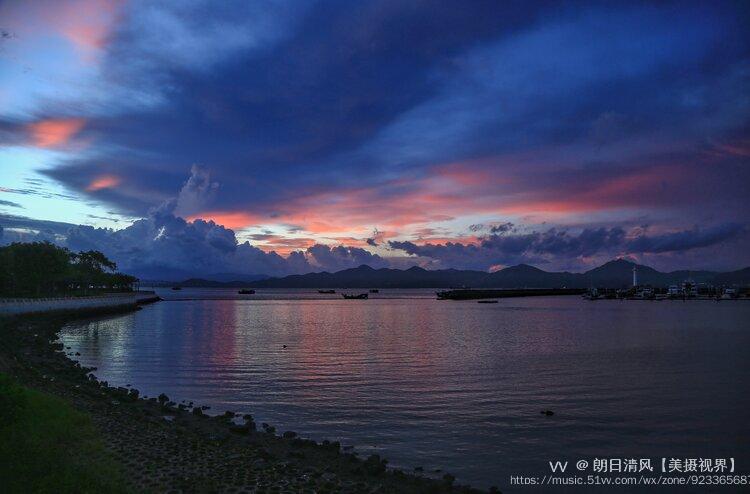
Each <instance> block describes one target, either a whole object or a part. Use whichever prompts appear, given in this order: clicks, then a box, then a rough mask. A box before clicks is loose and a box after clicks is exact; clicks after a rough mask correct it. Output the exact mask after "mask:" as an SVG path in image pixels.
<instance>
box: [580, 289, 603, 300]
mask: <svg viewBox="0 0 750 494" xmlns="http://www.w3.org/2000/svg"><path fill="white" fill-rule="evenodd" d="M582 296H583V298H584V299H586V300H598V299H599V297H600V295H599V290H597V289H596V288H590V289H589V291H587V292H586V293H584V294H583V295H582Z"/></svg>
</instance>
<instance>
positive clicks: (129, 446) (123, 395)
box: [0, 315, 479, 493]
mask: <svg viewBox="0 0 750 494" xmlns="http://www.w3.org/2000/svg"><path fill="white" fill-rule="evenodd" d="M73 317H75V316H70V315H67V316H66V315H55V316H52V315H48V316H34V317H24V318H14V319H0V371H2V372H6V373H8V374H11V375H12V376H14V377H15V378H16V379H18V380H19V382H20V383H21V384H23V385H25V386H28V387H31V388H34V389H38V390H41V391H45V392H48V393H51V394H54V395H57V396H60V397H62V398H63V399H65V400H66V401H68V402H69V403H70V404H71V405H72V406H74V407H75V408H76V409H78V410H81V411H84V412H86V413H88V414H89V415H90V416H91V417H92V419H93V421H94V424H95V426H96V428H97V429H98V430H99V431H100V432H101V435H102V437H103V438H104V441H105V443H106V446H107V449H108V451H109V452H110V453H111V454H112V455H113V456H114V458H115V459H116V460H117V461H118V462H119V463H120V464H121V465H122V466H123V469H124V472H125V475H126V477H127V479H128V482H129V483H130V486H131V487H132V488H133V490H134V491H135V492H175V493H176V492H185V493H192V492H206V493H208V492H234V493H243V492H257V493H260V492H268V493H287V492H288V493H292V492H294V493H300V492H310V493H313V492H321V493H322V492H330V493H349V492H351V493H360V492H361V493H391V492H392V493H441V492H458V493H469V492H479V491H477V490H475V489H471V488H468V487H463V486H457V485H454V482H453V481H454V479H453V477H452V476H450V475H448V474H445V475H444V477H443V478H439V479H431V478H425V477H422V476H420V475H416V474H411V473H408V474H407V473H404V472H401V471H399V470H392V469H389V468H387V462H386V461H385V460H383V459H381V458H380V457H378V456H377V455H373V456H370V457H369V458H364V459H361V458H358V457H357V455H356V454H354V453H348V452H343V451H342V450H341V447H340V445H339V444H338V443H336V442H333V443H330V442H328V441H323V442H322V443H316V442H315V441H311V440H306V439H302V438H299V437H297V435H296V434H295V433H294V432H291V431H288V432H284V433H283V434H277V433H276V431H275V429H274V428H273V427H271V426H268V425H266V424H262V425H256V424H255V422H254V421H253V418H252V416H250V415H243V416H239V415H238V414H235V413H233V412H231V411H227V412H226V413H224V414H222V415H218V416H209V415H208V414H207V413H206V412H205V411H204V407H200V406H198V405H196V406H195V407H189V406H187V405H185V404H179V405H177V404H175V403H173V402H172V401H170V400H169V398H168V397H166V396H165V395H161V396H158V397H143V396H139V393H138V391H137V390H136V389H132V388H115V387H111V386H109V385H108V384H107V383H106V382H100V381H98V380H97V379H96V378H95V377H94V373H95V369H91V368H85V367H81V366H80V365H79V364H78V363H76V362H74V361H72V360H70V359H69V358H68V356H67V355H66V349H65V348H63V347H62V344H60V343H58V342H57V339H58V338H57V332H58V331H59V329H60V328H61V327H62V325H63V324H65V323H66V322H67V321H69V320H71V319H73ZM77 317H80V316H77ZM68 352H69V349H68Z"/></svg>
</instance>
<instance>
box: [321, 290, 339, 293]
mask: <svg viewBox="0 0 750 494" xmlns="http://www.w3.org/2000/svg"><path fill="white" fill-rule="evenodd" d="M318 293H336V290H318Z"/></svg>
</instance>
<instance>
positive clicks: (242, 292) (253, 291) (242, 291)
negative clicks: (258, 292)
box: [237, 288, 255, 295]
mask: <svg viewBox="0 0 750 494" xmlns="http://www.w3.org/2000/svg"><path fill="white" fill-rule="evenodd" d="M237 293H239V294H240V295H252V294H254V293H255V290H248V289H246V288H243V289H242V290H240V291H238V292H237Z"/></svg>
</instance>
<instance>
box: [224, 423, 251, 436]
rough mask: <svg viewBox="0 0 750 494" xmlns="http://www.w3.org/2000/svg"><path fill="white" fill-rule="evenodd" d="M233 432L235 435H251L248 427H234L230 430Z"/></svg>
mask: <svg viewBox="0 0 750 494" xmlns="http://www.w3.org/2000/svg"><path fill="white" fill-rule="evenodd" d="M229 430H230V431H231V432H234V433H235V434H243V435H247V434H250V428H249V427H248V426H246V425H233V426H232V427H230V428H229Z"/></svg>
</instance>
